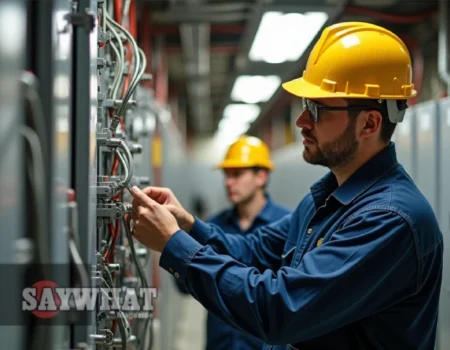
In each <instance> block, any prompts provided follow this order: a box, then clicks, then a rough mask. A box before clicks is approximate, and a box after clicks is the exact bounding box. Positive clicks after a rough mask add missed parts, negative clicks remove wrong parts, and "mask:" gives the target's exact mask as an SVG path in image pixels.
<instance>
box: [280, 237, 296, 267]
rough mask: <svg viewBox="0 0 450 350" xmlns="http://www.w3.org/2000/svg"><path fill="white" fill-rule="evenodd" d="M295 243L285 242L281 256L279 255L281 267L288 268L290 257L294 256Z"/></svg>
mask: <svg viewBox="0 0 450 350" xmlns="http://www.w3.org/2000/svg"><path fill="white" fill-rule="evenodd" d="M296 248H297V247H296V245H295V243H292V242H290V241H286V244H285V246H284V249H283V254H282V255H281V266H290V265H291V261H292V257H293V256H294V253H295V249H296Z"/></svg>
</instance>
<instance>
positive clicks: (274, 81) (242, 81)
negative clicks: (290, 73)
mask: <svg viewBox="0 0 450 350" xmlns="http://www.w3.org/2000/svg"><path fill="white" fill-rule="evenodd" d="M280 84H281V79H280V77H279V76H276V75H267V76H262V75H253V76H252V75H241V76H240V77H238V78H237V79H236V81H235V82H234V86H233V90H232V91H231V98H232V99H233V100H234V101H242V102H245V103H258V102H266V101H268V100H269V99H270V98H271V97H272V95H273V94H274V93H275V91H276V89H277V88H278V87H279V86H280Z"/></svg>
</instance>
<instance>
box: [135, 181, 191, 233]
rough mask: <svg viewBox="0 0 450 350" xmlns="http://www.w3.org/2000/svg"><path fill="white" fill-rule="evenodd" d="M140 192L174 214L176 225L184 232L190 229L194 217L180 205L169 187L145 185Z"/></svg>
mask: <svg viewBox="0 0 450 350" xmlns="http://www.w3.org/2000/svg"><path fill="white" fill-rule="evenodd" d="M142 192H144V193H145V194H146V195H147V196H148V197H150V198H151V199H153V200H154V201H156V202H158V203H159V204H161V205H163V206H164V207H165V208H167V209H168V210H169V211H170V212H171V213H172V215H173V216H175V218H176V219H177V222H178V225H179V226H180V228H181V229H182V230H184V231H186V232H190V231H191V229H192V225H194V220H195V218H194V216H193V215H191V214H189V213H188V212H187V211H186V210H185V209H184V208H183V207H182V205H181V204H180V202H179V201H178V199H177V198H176V197H175V195H174V194H173V193H172V191H171V190H170V189H168V188H163V187H146V188H144V189H143V190H142ZM133 203H134V201H133Z"/></svg>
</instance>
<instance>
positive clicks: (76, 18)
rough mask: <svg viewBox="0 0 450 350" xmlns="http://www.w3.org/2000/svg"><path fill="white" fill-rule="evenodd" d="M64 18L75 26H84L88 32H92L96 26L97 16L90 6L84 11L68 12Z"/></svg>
mask: <svg viewBox="0 0 450 350" xmlns="http://www.w3.org/2000/svg"><path fill="white" fill-rule="evenodd" d="M64 19H65V20H67V21H68V22H69V23H70V24H72V26H74V27H84V30H85V31H86V32H87V33H90V32H92V31H93V30H94V28H95V23H96V18H95V15H94V14H93V13H92V11H91V10H90V9H89V8H85V9H84V13H79V12H72V13H68V14H66V15H65V16H64Z"/></svg>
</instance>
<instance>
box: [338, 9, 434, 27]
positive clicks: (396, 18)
mask: <svg viewBox="0 0 450 350" xmlns="http://www.w3.org/2000/svg"><path fill="white" fill-rule="evenodd" d="M437 10H438V7H437V6H436V7H433V8H432V9H430V10H428V11H426V12H423V13H419V14H413V15H393V14H389V13H384V12H379V11H374V10H371V9H366V8H364V7H358V6H349V7H347V8H346V9H345V10H344V12H345V13H347V14H349V15H364V16H370V17H373V18H376V19H380V20H382V21H386V22H392V23H414V22H420V21H422V20H424V19H427V18H428V17H430V16H431V15H433V14H435V13H436V12H437Z"/></svg>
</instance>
